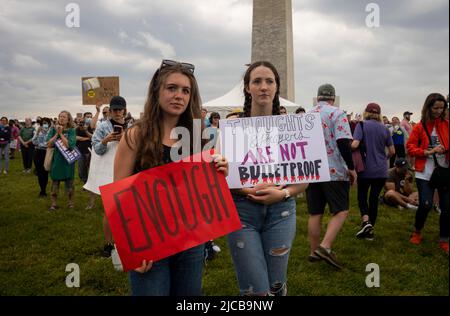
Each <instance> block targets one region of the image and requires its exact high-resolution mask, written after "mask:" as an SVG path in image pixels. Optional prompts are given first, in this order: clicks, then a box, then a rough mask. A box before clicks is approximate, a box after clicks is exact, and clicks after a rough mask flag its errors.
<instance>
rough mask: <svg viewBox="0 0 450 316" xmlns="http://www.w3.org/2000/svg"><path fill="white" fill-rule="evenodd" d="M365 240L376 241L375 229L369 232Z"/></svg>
mask: <svg viewBox="0 0 450 316" xmlns="http://www.w3.org/2000/svg"><path fill="white" fill-rule="evenodd" d="M364 238H365V239H366V240H369V241H372V240H374V239H375V233H374V229H373V227H372V228H371V229H370V230H369V231H368V232H367V234H366V236H365V237H364Z"/></svg>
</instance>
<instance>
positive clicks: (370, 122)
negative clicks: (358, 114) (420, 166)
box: [352, 103, 395, 240]
mask: <svg viewBox="0 0 450 316" xmlns="http://www.w3.org/2000/svg"><path fill="white" fill-rule="evenodd" d="M363 118H364V121H363V122H360V123H359V124H358V125H357V126H356V128H355V133H354V134H353V138H354V140H353V143H352V149H354V150H356V149H358V148H359V146H360V144H361V143H363V144H364V145H365V146H364V147H365V155H364V156H365V157H363V160H364V170H363V171H362V172H359V173H358V206H359V210H360V213H361V220H362V223H361V229H360V230H359V231H358V232H357V233H356V237H357V238H365V239H368V240H373V238H374V226H375V223H376V220H377V216H378V203H379V196H380V193H381V191H382V190H383V187H384V185H385V183H386V179H387V176H388V159H389V158H390V157H391V156H393V155H394V154H395V147H394V143H393V142H392V137H391V132H390V131H389V129H388V128H387V127H386V126H385V125H384V124H383V122H382V116H381V107H380V106H379V105H378V104H377V103H369V104H368V105H367V106H366V109H365V111H364V114H363ZM386 148H388V156H386ZM369 190H370V194H369Z"/></svg>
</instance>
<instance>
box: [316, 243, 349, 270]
mask: <svg viewBox="0 0 450 316" xmlns="http://www.w3.org/2000/svg"><path fill="white" fill-rule="evenodd" d="M314 254H315V255H316V256H318V257H320V258H321V259H323V260H325V261H326V262H327V263H328V264H330V265H332V266H333V267H335V268H336V269H338V270H341V269H342V266H341V265H340V263H339V262H338V261H337V258H336V254H335V253H334V252H332V251H330V252H328V250H327V249H325V248H324V247H322V246H319V248H317V249H316V250H315V251H314Z"/></svg>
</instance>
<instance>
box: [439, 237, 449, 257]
mask: <svg viewBox="0 0 450 316" xmlns="http://www.w3.org/2000/svg"><path fill="white" fill-rule="evenodd" d="M439 247H440V248H441V249H442V250H444V251H445V252H446V253H447V256H448V241H443V240H441V241H440V242H439Z"/></svg>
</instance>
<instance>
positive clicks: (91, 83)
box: [81, 77, 120, 105]
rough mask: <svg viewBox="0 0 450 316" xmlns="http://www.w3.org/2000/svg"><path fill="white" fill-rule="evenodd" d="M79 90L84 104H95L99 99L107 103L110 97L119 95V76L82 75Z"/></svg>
mask: <svg viewBox="0 0 450 316" xmlns="http://www.w3.org/2000/svg"><path fill="white" fill-rule="evenodd" d="M81 90H82V95H83V104H84V105H95V104H96V103H97V101H99V100H100V101H102V104H109V102H110V101H111V98H112V97H114V96H116V95H120V89H119V77H83V78H81Z"/></svg>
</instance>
